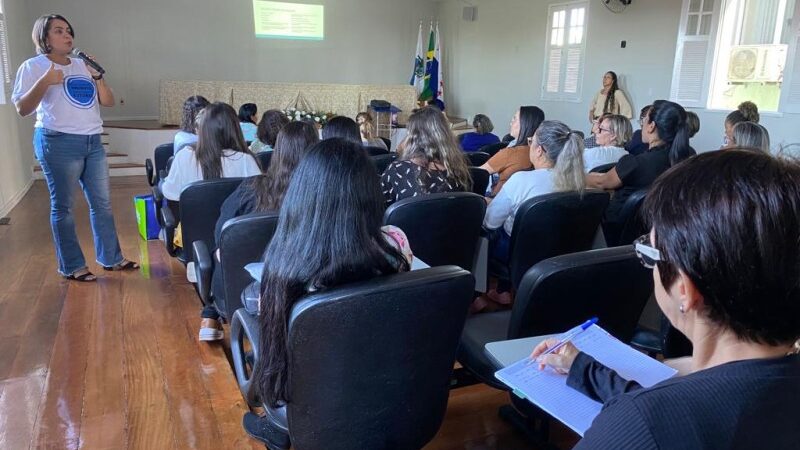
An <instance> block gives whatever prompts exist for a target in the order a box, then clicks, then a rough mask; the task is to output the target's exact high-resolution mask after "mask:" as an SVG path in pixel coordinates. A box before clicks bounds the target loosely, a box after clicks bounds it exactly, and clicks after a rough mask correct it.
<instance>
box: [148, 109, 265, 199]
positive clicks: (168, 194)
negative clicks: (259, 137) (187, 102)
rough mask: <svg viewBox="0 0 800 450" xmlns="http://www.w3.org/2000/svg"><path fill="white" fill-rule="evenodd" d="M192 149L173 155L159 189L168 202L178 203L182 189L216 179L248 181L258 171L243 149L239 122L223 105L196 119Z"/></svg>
mask: <svg viewBox="0 0 800 450" xmlns="http://www.w3.org/2000/svg"><path fill="white" fill-rule="evenodd" d="M198 125H199V126H198V128H199V133H198V134H199V136H198V141H197V145H196V148H193V147H186V148H185V150H186V151H180V152H178V154H177V155H175V159H174V160H173V161H172V167H170V170H169V175H167V178H166V179H165V180H164V182H163V184H162V185H161V192H163V194H164V198H166V199H168V200H176V201H177V200H178V199H179V198H180V195H181V190H183V188H184V187H186V185H188V184H190V183H193V182H195V181H200V180H213V179H216V178H234V177H251V176H254V175H259V174H261V169H260V168H259V166H258V163H257V162H256V159H255V158H254V157H253V154H252V153H250V150H248V148H247V143H246V142H245V140H244V137H243V135H242V130H241V128H239V118H238V117H237V115H236V111H234V109H233V107H231V106H230V105H228V104H226V103H219V102H218V103H212V104H211V105H209V106H207V107H206V108H205V109H204V110H203V112H202V113H201V114H199V115H198Z"/></svg>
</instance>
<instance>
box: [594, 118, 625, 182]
mask: <svg viewBox="0 0 800 450" xmlns="http://www.w3.org/2000/svg"><path fill="white" fill-rule="evenodd" d="M632 133H633V130H632V129H631V121H630V120H628V118H627V117H625V116H620V115H619V114H611V115H608V116H605V118H603V120H602V121H601V122H600V124H599V125H598V127H597V135H596V136H595V141H596V142H597V146H596V147H592V148H587V149H586V150H584V152H583V168H584V170H586V172H589V171H591V170H592V169H594V168H595V167H598V166H602V165H603V164H610V163H615V162H617V161H619V159H620V158H622V157H623V156H625V155H627V154H628V152H626V151H625V148H624V147H625V144H626V143H627V142H628V141H629V140H630V139H631V134H632Z"/></svg>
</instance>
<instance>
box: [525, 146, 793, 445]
mask: <svg viewBox="0 0 800 450" xmlns="http://www.w3.org/2000/svg"><path fill="white" fill-rule="evenodd" d="M720 168H724V170H721V169H720ZM644 211H645V216H646V217H647V218H648V219H649V221H650V223H651V226H652V228H651V230H650V233H649V234H646V235H644V236H642V237H641V238H640V239H638V240H637V242H636V251H637V254H638V256H639V258H640V259H641V262H642V264H643V265H644V266H645V267H648V268H652V269H653V281H654V283H655V297H656V301H657V302H658V305H659V307H660V308H661V310H662V311H663V312H664V314H665V316H666V317H667V319H669V321H670V323H671V324H672V325H673V326H674V327H675V328H677V329H678V330H679V331H681V332H682V333H683V334H685V335H686V337H687V338H689V340H690V341H691V342H692V344H693V351H692V358H691V367H690V370H689V371H690V373H689V374H688V375H685V376H680V377H677V378H672V379H669V380H666V381H663V382H661V383H658V384H656V385H655V386H653V387H651V388H647V389H643V388H641V387H640V386H639V385H638V384H636V383H635V382H631V381H627V380H625V379H623V378H621V377H620V376H619V375H617V374H616V373H615V372H613V371H611V370H610V369H608V368H607V367H605V366H603V365H602V364H600V363H598V362H597V361H595V360H594V359H593V358H592V357H590V356H588V355H586V354H584V353H580V352H579V351H578V350H577V349H576V348H575V347H574V346H572V345H571V344H567V345H565V346H563V347H561V348H560V349H559V350H557V351H556V352H554V353H552V354H549V355H545V356H544V357H543V358H542V360H541V361H540V364H541V366H542V367H543V366H551V367H553V368H555V369H556V370H558V371H561V372H564V373H568V378H567V385H569V386H570V387H573V388H574V389H577V390H579V391H581V392H583V393H584V394H586V395H587V396H589V397H591V398H593V399H595V400H597V401H601V402H604V403H605V405H604V408H603V411H602V412H601V413H600V415H598V416H597V418H596V419H595V420H594V422H593V423H592V426H591V428H589V430H588V431H587V432H586V434H585V435H584V438H583V440H582V441H580V442H579V443H578V445H577V446H576V447H575V448H576V449H589V448H592V449H594V448H614V449H665V448H691V449H700V448H702V449H730V448H741V449H745V448H747V449H750V448H763V449H788V448H797V445H798V443H800V428H798V427H797V418H798V417H800V355H798V354H797V349H796V347H795V346H794V343H795V342H796V341H797V339H798V337H800V287H799V286H800V166H798V165H797V164H795V163H792V162H788V161H782V160H779V159H776V158H773V157H771V156H769V155H766V154H762V153H757V152H752V151H743V150H729V151H724V152H711V153H704V154H701V155H698V156H695V157H693V158H690V159H689V160H687V161H685V162H683V163H681V164H679V165H677V166H675V167H674V168H672V169H670V170H669V171H668V172H667V173H665V174H664V175H663V176H662V177H661V178H659V180H658V181H656V183H655V184H654V185H653V187H652V190H651V191H650V193H649V194H648V196H647V199H646V201H645V205H644ZM555 342H556V341H555V340H552V339H550V340H547V341H545V342H543V343H542V344H540V345H538V346H537V347H536V348H535V349H534V351H533V354H532V355H531V356H532V357H534V358H538V357H539V355H541V354H542V353H543V352H545V351H546V350H547V349H548V348H549V347H550V346H552V345H554V343H555Z"/></svg>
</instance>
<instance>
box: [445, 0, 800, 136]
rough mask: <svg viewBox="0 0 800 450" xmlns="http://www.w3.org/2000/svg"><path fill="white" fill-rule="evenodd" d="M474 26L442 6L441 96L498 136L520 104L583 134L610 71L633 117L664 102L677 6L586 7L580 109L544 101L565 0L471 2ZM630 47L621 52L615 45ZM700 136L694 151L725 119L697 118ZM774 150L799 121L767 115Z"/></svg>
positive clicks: (663, 1) (451, 3)
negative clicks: (553, 25)
mask: <svg viewBox="0 0 800 450" xmlns="http://www.w3.org/2000/svg"><path fill="white" fill-rule="evenodd" d="M471 3H472V4H474V5H476V6H477V20H476V21H474V22H467V21H464V20H462V15H461V12H462V8H463V7H464V6H465V4H464V3H463V2H461V1H458V0H446V1H444V2H441V3H440V4H439V10H438V16H439V20H440V27H441V30H442V33H443V40H444V42H443V44H442V45H443V47H444V56H443V59H444V62H445V66H444V67H445V83H446V85H445V96H446V100H447V104H448V111H449V112H451V113H453V114H456V115H459V116H462V117H472V116H473V115H474V114H476V113H485V114H488V115H489V117H491V118H492V120H493V121H494V122H495V126H496V128H497V132H498V133H505V132H506V131H507V130H508V121H509V120H510V118H511V115H512V114H513V112H514V110H515V109H516V108H517V107H519V106H521V105H529V104H534V105H538V106H539V107H541V108H542V109H543V110H544V111H545V114H546V116H547V117H548V118H551V119H558V120H561V121H563V122H565V123H567V124H568V125H569V126H570V127H573V128H577V129H580V130H584V131H588V129H589V123H588V110H589V102H590V101H591V99H592V97H593V96H594V94H595V93H596V92H597V90H599V89H600V87H601V80H602V77H603V74H604V73H605V72H606V71H608V70H613V71H615V72H616V73H617V74H618V75H620V78H621V83H622V88H623V89H624V90H625V91H626V92H627V94H628V97H629V98H630V100H631V102H632V104H633V107H634V110H635V111H636V114H637V115H638V110H639V108H641V107H642V106H644V105H646V104H648V103H650V102H651V101H652V100H656V99H668V98H669V93H670V86H671V82H672V69H673V62H674V59H675V46H676V37H677V32H678V25H679V19H680V8H681V3H682V2H681V0H635V1H634V2H633V3H632V4H631V5H630V6H629V7H628V8H627V9H626V10H625V11H624V12H623V13H622V14H613V13H611V12H610V11H608V10H607V9H606V8H605V7H604V6H603V4H602V3H601V2H600V1H599V0H590V1H589V15H588V41H587V46H586V50H587V58H586V67H585V71H584V84H583V92H582V97H581V102H579V103H571V102H553V101H542V100H541V85H542V76H543V64H544V55H545V51H544V50H545V49H544V47H545V29H546V27H547V8H548V5H550V4H554V3H563V2H562V1H553V0H548V1H529V0H472V1H471ZM622 40H625V41H627V47H626V48H624V49H623V48H620V41H622ZM696 112H697V113H698V115H699V116H700V121H701V131H700V133H699V134H698V135H697V136H695V138H694V139H693V140H692V145H693V146H694V147H695V148H697V149H698V150H711V149H716V148H718V147H719V145H720V144H721V142H722V134H723V121H724V118H725V115H726V112H719V111H705V110H698V111H696ZM762 123H763V124H764V125H765V126H766V127H767V128H768V129H769V131H770V134H771V136H772V141H773V143H780V142H800V129H798V127H797V124H798V123H800V116H798V115H792V114H785V115H782V116H775V115H770V116H765V117H763V119H762Z"/></svg>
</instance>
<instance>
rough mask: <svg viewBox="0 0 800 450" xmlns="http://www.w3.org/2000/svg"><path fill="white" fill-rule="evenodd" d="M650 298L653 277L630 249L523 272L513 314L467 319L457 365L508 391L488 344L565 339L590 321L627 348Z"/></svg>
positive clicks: (549, 262) (563, 259)
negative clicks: (537, 338) (552, 337)
mask: <svg viewBox="0 0 800 450" xmlns="http://www.w3.org/2000/svg"><path fill="white" fill-rule="evenodd" d="M652 292H653V272H652V270H650V269H646V268H645V267H644V266H642V265H641V264H640V262H639V259H638V258H637V257H636V253H635V252H634V250H633V246H631V245H627V246H623V247H614V248H605V249H599V250H589V251H585V252H579V253H570V254H566V255H560V256H556V257H553V258H549V259H546V260H544V261H541V262H539V263H537V264H536V265H535V266H533V267H531V268H530V269H528V270H527V271H526V272H525V275H524V276H523V277H522V281H521V282H520V285H519V289H517V295H516V298H515V301H514V305H513V306H512V309H511V310H510V311H498V312H492V313H484V314H476V315H474V316H471V317H469V318H468V319H467V323H466V325H465V326H464V334H463V335H462V338H461V346H460V348H459V356H458V361H459V362H460V363H461V365H462V366H464V367H465V368H466V369H467V370H469V371H470V372H472V373H473V374H475V376H476V377H477V378H478V379H480V380H481V381H483V382H484V383H486V384H488V385H490V386H493V387H496V388H498V389H507V388H506V387H504V385H503V384H502V383H500V382H499V381H498V380H497V379H495V377H494V372H495V371H496V370H498V368H497V367H495V364H493V363H492V362H491V361H490V360H489V357H488V356H487V355H486V353H485V349H484V346H485V345H486V344H488V343H490V342H496V341H503V340H507V339H519V338H524V337H530V336H540V335H544V334H555V333H561V332H564V331H566V330H569V329H571V328H572V327H574V326H576V325H579V324H581V323H583V322H584V321H586V320H587V319H589V318H590V317H597V318H599V319H600V320H599V322H598V325H600V326H601V327H603V328H604V329H605V330H606V331H608V332H609V333H611V334H612V335H613V336H615V337H616V338H618V339H619V340H621V341H623V342H628V341H629V340H630V339H631V337H632V335H633V332H634V330H635V328H636V325H637V323H638V321H639V317H640V316H641V314H642V310H643V309H644V306H645V304H646V303H647V300H648V299H649V298H650V294H651V293H652ZM531 350H532V349H531Z"/></svg>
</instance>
